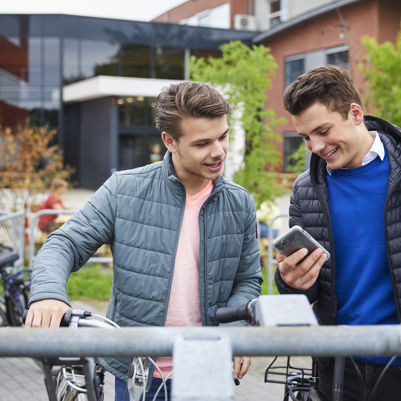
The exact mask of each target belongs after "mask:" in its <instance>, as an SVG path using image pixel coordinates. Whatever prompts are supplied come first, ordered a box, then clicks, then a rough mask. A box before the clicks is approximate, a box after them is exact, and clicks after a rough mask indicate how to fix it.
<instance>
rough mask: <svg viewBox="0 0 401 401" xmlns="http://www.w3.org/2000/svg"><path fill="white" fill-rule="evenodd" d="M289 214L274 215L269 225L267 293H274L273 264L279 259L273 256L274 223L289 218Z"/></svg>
mask: <svg viewBox="0 0 401 401" xmlns="http://www.w3.org/2000/svg"><path fill="white" fill-rule="evenodd" d="M288 217H289V216H288V214H279V215H277V216H276V217H274V218H273V219H272V220H271V221H270V223H269V225H268V248H267V255H268V256H267V293H268V294H269V295H270V294H273V265H275V264H277V260H276V259H274V258H273V240H274V237H273V231H274V228H273V224H274V222H275V221H276V220H279V219H283V218H288Z"/></svg>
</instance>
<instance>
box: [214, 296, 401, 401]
mask: <svg viewBox="0 0 401 401" xmlns="http://www.w3.org/2000/svg"><path fill="white" fill-rule="evenodd" d="M302 304H303V305H302ZM271 310H275V311H278V313H276V314H274V316H273V315H272V314H271V313H270V315H269V311H271ZM277 315H278V316H277ZM216 318H217V320H218V321H220V322H222V323H228V322H232V321H235V320H248V321H249V322H250V323H251V324H252V325H254V326H262V327H266V326H293V325H313V324H317V321H316V317H315V316H314V314H313V311H312V309H311V307H310V305H309V302H308V300H307V298H306V296H304V295H300V294H298V295H294V294H293V295H279V296H277V295H264V296H261V297H259V298H257V299H253V300H251V301H249V302H248V303H246V304H244V305H239V306H234V307H224V308H220V309H218V310H217V312H216ZM348 358H350V360H351V363H352V365H353V367H354V368H355V372H356V375H357V377H358V380H359V386H360V391H361V400H366V401H371V400H372V399H373V395H374V392H375V391H376V389H377V388H378V386H379V383H380V381H381V380H382V379H383V377H384V375H385V373H386V371H387V370H388V369H389V367H390V366H391V363H392V362H393V360H394V359H395V358H396V356H393V357H391V358H390V360H389V362H388V363H387V364H386V365H385V366H384V368H383V370H382V372H381V373H380V375H379V377H378V379H377V380H376V382H375V384H374V386H373V388H372V390H371V391H370V393H368V392H367V388H366V383H365V382H364V380H363V377H362V374H361V371H360V370H359V367H358V366H357V363H356V362H355V360H354V358H352V357H348ZM345 359H346V357H344V356H336V357H335V362H334V372H333V386H332V400H333V401H342V399H343V384H344V366H345ZM274 362H275V360H273V363H271V364H270V365H269V366H268V368H267V369H266V372H265V382H269V383H282V384H284V398H283V400H284V401H289V400H292V401H297V400H298V401H299V400H301V401H319V400H320V397H319V395H318V393H317V383H318V380H319V378H318V372H317V369H316V367H315V366H314V365H312V369H305V368H296V367H294V366H292V365H291V363H290V359H289V358H288V359H287V364H286V366H274ZM268 374H270V375H279V376H284V377H285V378H284V379H283V380H276V379H268Z"/></svg>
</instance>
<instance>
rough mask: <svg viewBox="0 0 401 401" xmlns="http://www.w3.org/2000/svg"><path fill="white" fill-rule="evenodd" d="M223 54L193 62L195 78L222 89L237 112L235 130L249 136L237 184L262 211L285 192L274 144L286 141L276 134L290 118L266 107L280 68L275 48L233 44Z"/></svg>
mask: <svg viewBox="0 0 401 401" xmlns="http://www.w3.org/2000/svg"><path fill="white" fill-rule="evenodd" d="M220 49H221V52H222V56H221V57H220V58H215V57H208V58H207V59H204V58H196V57H194V56H192V57H191V60H190V73H191V79H193V80H194V81H201V82H208V83H210V84H211V85H213V86H216V87H218V88H220V89H221V90H222V92H223V93H224V95H225V98H226V99H227V101H228V103H229V104H230V105H231V106H232V107H233V110H234V113H233V114H232V116H231V117H230V125H231V126H235V124H236V122H239V123H240V125H241V127H242V129H243V130H244V132H245V144H244V145H245V146H244V155H243V158H244V162H243V164H242V166H241V167H240V169H239V170H238V171H237V172H236V173H235V176H234V181H236V182H237V183H238V184H240V185H242V186H243V187H245V188H246V189H248V191H249V192H251V193H252V194H253V196H254V198H255V203H256V206H257V207H258V206H259V205H260V204H261V203H262V202H263V201H266V200H270V199H274V198H275V197H277V196H279V195H280V194H281V193H282V190H281V188H280V186H279V185H278V184H277V181H276V176H277V174H276V173H275V172H274V171H273V170H274V167H275V166H277V165H278V164H279V163H280V162H281V155H280V153H279V152H278V150H277V149H276V147H275V145H274V142H277V141H280V140H281V137H280V136H279V135H277V134H275V133H274V128H275V127H276V125H277V124H282V123H283V122H284V119H278V118H276V115H275V112H274V111H273V110H271V109H266V108H265V105H266V99H267V95H266V92H267V90H268V89H269V88H270V86H271V80H272V75H273V74H274V72H275V70H276V68H277V64H276V62H275V60H274V57H273V56H272V55H271V54H270V49H269V48H267V47H265V46H263V45H259V46H255V45H254V46H252V47H249V46H246V45H245V44H243V43H242V42H240V41H233V42H229V43H226V44H223V45H222V46H221V47H220ZM232 132H233V133H235V130H232ZM266 166H268V168H266Z"/></svg>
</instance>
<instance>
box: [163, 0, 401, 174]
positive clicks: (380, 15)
mask: <svg viewBox="0 0 401 401" xmlns="http://www.w3.org/2000/svg"><path fill="white" fill-rule="evenodd" d="M222 10H224V12H225V17H224V18H222V14H221V13H222ZM219 15H220V21H221V23H222V24H224V25H228V26H229V27H233V28H239V27H242V28H243V27H244V26H247V27H248V29H253V30H255V31H256V32H255V35H254V38H253V43H254V44H263V45H265V46H268V47H269V48H270V50H271V54H272V55H273V56H274V58H275V60H276V62H277V65H278V68H277V71H276V74H275V77H274V79H273V80H272V87H271V89H269V91H268V93H267V97H268V100H267V104H266V107H268V108H272V109H273V110H274V111H275V112H276V114H277V116H279V117H285V118H286V119H287V123H286V124H285V125H284V126H279V127H277V128H276V132H277V133H279V134H281V136H282V138H283V141H282V142H280V143H278V144H277V147H278V150H279V151H280V152H281V154H282V155H283V158H282V165H281V166H280V167H279V171H284V172H285V171H287V170H288V167H289V166H290V163H291V161H290V160H289V156H290V155H291V154H292V153H293V152H295V151H296V150H297V149H298V148H299V145H300V144H301V143H302V139H301V138H300V137H298V135H297V134H296V132H295V128H294V126H293V125H292V123H291V121H290V116H289V115H288V113H286V112H285V111H284V109H283V104H282V95H283V92H284V89H285V87H286V86H287V85H288V84H289V83H291V82H292V81H293V80H295V79H296V77H297V76H298V75H300V74H302V73H304V72H305V71H307V70H308V69H310V68H313V67H317V66H320V65H326V64H336V65H339V66H342V67H344V68H346V69H349V71H350V72H351V74H352V76H353V78H354V79H355V81H356V83H357V85H358V88H359V90H360V91H361V93H362V95H363V94H364V93H365V87H364V80H363V77H362V75H361V73H360V71H359V68H358V63H360V62H361V61H362V60H363V56H364V49H363V45H362V42H361V39H362V37H363V36H364V35H369V36H371V37H373V38H375V39H376V40H377V41H378V42H379V43H383V42H384V41H390V42H393V43H394V42H395V41H396V37H397V33H398V31H399V30H400V20H401V2H394V1H391V0H308V1H300V0H207V1H202V2H199V1H196V0H188V1H186V2H184V3H182V4H180V5H179V6H177V7H175V8H173V9H171V10H169V11H168V12H166V13H164V14H162V15H160V16H159V17H157V18H156V20H158V21H165V22H167V21H171V22H175V23H180V24H194V25H208V24H211V23H215V22H216V21H219V18H218V16H219Z"/></svg>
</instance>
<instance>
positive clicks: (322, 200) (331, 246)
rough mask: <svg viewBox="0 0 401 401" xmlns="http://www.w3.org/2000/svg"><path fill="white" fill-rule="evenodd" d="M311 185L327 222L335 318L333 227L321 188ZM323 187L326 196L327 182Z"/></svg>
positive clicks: (332, 314) (335, 313) (332, 313)
mask: <svg viewBox="0 0 401 401" xmlns="http://www.w3.org/2000/svg"><path fill="white" fill-rule="evenodd" d="M313 186H314V188H315V191H316V194H317V197H318V199H319V202H320V204H321V205H322V209H323V214H324V216H325V217H326V219H327V222H328V232H329V241H330V252H331V253H330V254H331V258H332V260H331V262H330V263H331V266H332V267H331V283H332V285H331V287H332V288H331V289H332V292H333V294H334V296H335V305H334V310H333V311H331V316H332V317H333V319H335V318H336V315H337V294H336V290H335V288H336V275H335V271H336V267H335V262H336V259H335V253H334V246H333V244H334V239H333V227H332V226H331V217H330V212H329V210H328V207H327V202H326V201H325V200H324V196H323V194H322V190H321V188H320V187H319V186H318V185H316V184H313ZM325 188H326V192H327V196H328V188H327V184H326V185H325Z"/></svg>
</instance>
